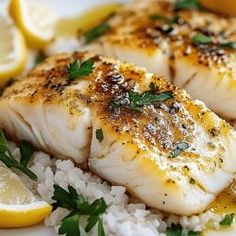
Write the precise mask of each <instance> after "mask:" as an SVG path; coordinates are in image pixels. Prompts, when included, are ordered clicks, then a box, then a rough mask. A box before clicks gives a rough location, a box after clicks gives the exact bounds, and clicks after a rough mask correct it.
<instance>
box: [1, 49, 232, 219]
mask: <svg viewBox="0 0 236 236" xmlns="http://www.w3.org/2000/svg"><path fill="white" fill-rule="evenodd" d="M87 59H91V60H92V61H93V62H94V65H93V67H94V68H93V71H92V73H91V74H89V75H88V76H84V77H79V78H77V79H74V80H71V79H69V75H68V66H69V64H70V63H72V62H74V61H76V60H80V61H81V62H84V61H85V60H87ZM0 110H1V112H0V127H2V128H4V130H5V131H6V133H7V135H8V136H9V137H12V138H13V139H15V140H16V141H21V140H27V141H29V142H31V143H33V144H34V145H35V146H36V147H38V148H39V149H42V150H44V151H46V152H49V153H51V154H53V155H54V156H56V157H59V158H65V157H67V158H71V159H73V160H74V161H75V162H77V163H88V166H89V168H90V170H91V171H93V172H94V173H96V174H98V175H99V176H101V177H103V178H104V179H106V180H108V181H110V182H112V183H115V184H119V185H123V186H125V187H126V188H127V190H128V191H129V192H130V193H132V194H133V195H135V196H136V197H138V198H139V199H141V200H142V201H143V202H144V203H145V204H147V205H148V206H150V207H154V208H158V209H160V210H164V211H167V212H171V213H175V214H180V215H191V214H195V213H199V212H202V211H204V210H205V209H206V208H207V206H208V205H209V204H210V203H211V202H212V201H213V200H214V199H215V197H216V196H217V195H218V194H219V193H220V192H221V191H222V190H223V189H224V188H226V187H227V186H228V185H229V184H230V183H231V182H232V180H233V178H234V174H235V171H236V153H235V150H234V149H235V146H236V134H235V131H234V130H233V129H232V128H231V126H230V125H228V124H227V123H226V122H225V121H223V120H222V119H220V118H219V117H218V116H217V115H215V114H214V113H213V112H211V111H210V110H209V109H207V108H206V106H205V105H204V104H203V103H202V102H199V101H194V100H192V99H191V98H190V97H189V96H188V95H187V94H186V93H185V91H183V90H181V89H178V88H177V87H175V86H173V85H171V84H170V83H169V82H167V81H166V80H165V79H163V78H162V77H158V76H156V75H153V74H151V73H147V72H146V70H145V69H140V68H137V67H136V66H135V65H133V64H127V63H121V62H119V61H115V60H113V59H109V58H105V57H101V56H97V55H94V54H91V53H87V52H83V53H80V52H78V53H74V54H61V55H57V56H54V57H51V58H48V59H47V60H45V61H44V62H42V63H41V64H40V65H38V66H37V67H36V68H35V69H33V70H32V71H31V72H30V73H29V74H28V75H27V76H26V77H25V78H22V80H20V81H17V82H15V83H14V84H13V85H11V86H10V87H9V88H7V89H6V90H5V92H4V94H3V96H2V97H1V98H0Z"/></svg>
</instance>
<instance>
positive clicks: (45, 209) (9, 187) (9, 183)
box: [0, 166, 52, 228]
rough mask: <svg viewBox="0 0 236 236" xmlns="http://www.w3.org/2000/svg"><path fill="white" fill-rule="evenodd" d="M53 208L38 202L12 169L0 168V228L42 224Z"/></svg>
mask: <svg viewBox="0 0 236 236" xmlns="http://www.w3.org/2000/svg"><path fill="white" fill-rule="evenodd" d="M51 210H52V207H51V206H50V205H49V204H48V203H46V202H44V201H39V200H37V199H36V198H35V197H34V195H33V194H32V193H31V192H30V191H29V190H28V189H27V188H26V187H25V186H24V185H23V183H22V182H21V180H20V178H19V177H18V176H17V175H16V174H14V173H13V172H12V171H11V170H10V169H8V168H7V167H4V166H0V219H1V220H0V228H16V227H26V226H31V225H34V224H37V223H39V222H41V221H42V220H43V219H44V218H46V217H47V216H48V215H49V214H50V213H51Z"/></svg>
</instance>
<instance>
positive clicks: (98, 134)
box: [96, 129, 104, 143]
mask: <svg viewBox="0 0 236 236" xmlns="http://www.w3.org/2000/svg"><path fill="white" fill-rule="evenodd" d="M103 138H104V136H103V131H102V129H97V130H96V139H97V140H98V141H99V143H101V142H102V140H103Z"/></svg>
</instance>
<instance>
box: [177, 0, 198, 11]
mask: <svg viewBox="0 0 236 236" xmlns="http://www.w3.org/2000/svg"><path fill="white" fill-rule="evenodd" d="M190 9H200V3H199V1H198V0H178V1H177V2H176V4H175V10H177V11H178V10H190Z"/></svg>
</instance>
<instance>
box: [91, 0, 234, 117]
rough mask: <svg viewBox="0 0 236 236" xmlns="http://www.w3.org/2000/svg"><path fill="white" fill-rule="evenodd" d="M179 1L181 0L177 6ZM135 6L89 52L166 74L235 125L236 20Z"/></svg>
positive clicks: (151, 4)
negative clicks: (233, 121) (92, 51)
mask: <svg viewBox="0 0 236 236" xmlns="http://www.w3.org/2000/svg"><path fill="white" fill-rule="evenodd" d="M173 2H175V1H173ZM173 2H172V3H171V2H170V1H167V0H149V1H146V0H145V1H144V0H143V1H134V2H133V3H132V4H130V5H128V6H125V7H124V8H123V9H121V10H120V11H118V13H117V14H116V15H115V16H113V17H112V18H111V19H110V20H108V22H107V24H108V25H110V27H111V29H110V30H108V31H107V33H105V35H104V36H102V37H100V38H99V39H97V40H96V41H95V43H93V44H91V45H90V46H89V47H90V48H92V49H93V50H94V51H96V52H98V53H102V54H105V55H107V56H112V57H115V58H118V59H120V60H122V61H128V62H132V63H136V64H137V65H138V66H142V67H146V68H147V69H148V70H149V71H150V72H153V73H158V74H159V75H164V76H165V77H166V78H167V79H169V80H171V81H172V82H173V83H174V84H175V85H177V86H179V87H181V88H183V89H185V90H186V91H187V92H188V93H190V94H191V96H192V97H193V98H197V99H200V100H201V101H204V102H205V103H206V104H207V106H208V107H209V108H210V109H212V110H213V111H215V112H216V113H218V114H219V115H221V116H223V117H224V118H226V119H229V120H235V119H236V105H235V104H236V98H235V94H236V18H233V17H232V18H230V17H224V16H220V15H217V14H214V13H210V12H204V11H200V10H176V7H175V3H173Z"/></svg>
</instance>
